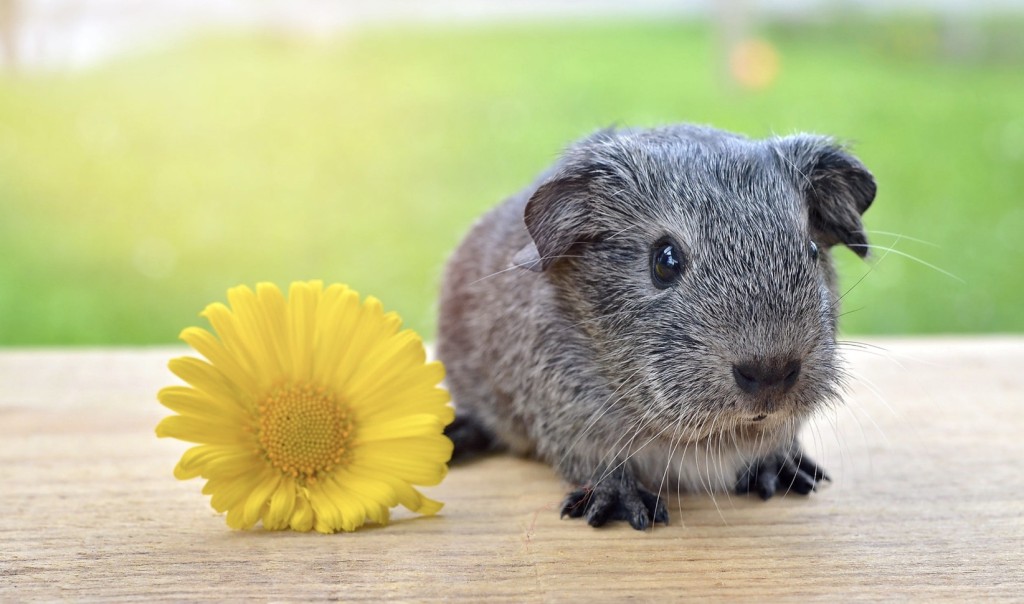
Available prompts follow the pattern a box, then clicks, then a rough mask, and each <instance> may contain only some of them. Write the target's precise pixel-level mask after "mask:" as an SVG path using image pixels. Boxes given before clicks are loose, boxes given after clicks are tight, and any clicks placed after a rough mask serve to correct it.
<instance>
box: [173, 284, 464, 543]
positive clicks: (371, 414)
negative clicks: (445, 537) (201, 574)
mask: <svg viewBox="0 0 1024 604" xmlns="http://www.w3.org/2000/svg"><path fill="white" fill-rule="evenodd" d="M228 302H229V303H230V304H231V308H228V307H227V306H225V305H223V304H219V303H217V304H211V305H210V306H208V307H207V308H206V310H204V311H203V313H202V315H203V316H204V317H206V318H207V319H208V320H209V322H210V324H211V325H212V326H213V330H214V332H216V334H217V335H216V336H214V335H213V334H211V333H210V332H208V331H206V330H204V329H200V328H198V327H189V328H188V329H185V330H184V331H183V332H182V333H181V338H182V339H183V340H185V341H186V342H188V344H189V345H191V346H192V347H193V348H194V349H195V350H196V351H198V352H199V353H200V354H202V355H203V356H204V357H206V361H203V360H200V359H197V358H193V357H181V358H177V359H174V360H172V361H171V362H170V365H169V367H170V369H171V371H173V372H174V374H175V375H177V376H178V377H179V378H181V379H182V380H184V381H185V382H186V383H188V384H189V386H171V387H169V388H164V389H163V390H161V391H160V393H159V394H158V395H157V396H158V398H159V400H160V402H161V403H162V404H163V405H164V406H165V407H167V408H169V409H171V410H172V411H174V412H176V413H178V414H179V415H171V416H169V417H166V418H164V419H163V421H161V422H160V424H159V425H158V426H157V427H156V433H157V436H161V437H164V436H170V437H173V438H178V439H181V440H184V441H188V442H193V443H200V444H199V445H198V446H195V447H192V448H190V449H189V450H188V451H186V452H185V454H184V455H183V456H182V458H181V461H180V462H178V465H177V467H176V468H175V469H174V475H175V476H176V477H177V478H179V479H182V480H184V479H188V478H194V477H196V476H201V477H203V478H205V479H206V480H207V482H206V486H205V487H204V488H203V493H205V494H207V495H211V496H212V497H211V499H210V504H211V505H212V506H213V508H214V509H216V510H217V511H218V512H227V523H228V525H229V526H231V527H233V528H250V527H252V526H254V525H255V524H256V523H257V522H260V521H262V523H263V526H264V528H267V529H271V530H279V529H286V528H291V529H294V530H296V531H308V530H310V529H316V530H317V531H320V532H322V533H332V532H335V531H339V530H345V531H351V530H355V529H356V528H358V527H359V526H361V525H363V524H364V523H365V522H367V521H372V522H376V523H379V524H385V523H387V521H388V518H389V515H390V512H389V509H390V508H392V507H394V506H395V505H397V504H399V503H400V504H402V505H403V506H405V507H407V508H409V509H410V510H412V511H414V512H419V513H421V514H434V513H436V512H437V511H438V510H440V509H441V505H442V504H441V503H439V502H437V501H433V500H431V499H428V498H427V497H425V496H423V495H422V494H421V493H420V492H419V491H417V490H416V489H415V488H413V485H435V484H438V483H439V482H440V481H441V479H443V478H444V476H445V474H446V472H447V469H448V467H447V462H448V460H449V459H450V458H451V453H452V443H451V441H450V440H448V438H447V437H445V436H444V434H443V430H444V426H446V425H447V424H449V423H451V421H452V418H453V412H452V408H451V407H450V406H449V405H448V402H449V397H448V392H447V391H446V390H444V389H443V388H441V387H440V386H438V384H439V382H440V381H441V380H442V378H443V377H444V368H443V367H442V366H441V364H440V363H436V362H434V363H426V354H425V352H424V349H423V343H422V342H421V341H420V338H419V336H417V335H416V334H415V333H414V332H412V331H410V330H404V331H399V326H400V324H401V319H400V318H399V317H398V315H396V314H395V313H387V314H385V313H384V311H383V309H382V307H381V304H380V302H379V301H377V300H376V299H375V298H372V297H368V298H367V299H366V300H365V301H364V302H360V299H359V294H358V293H356V292H354V291H352V290H351V289H349V288H347V287H346V286H344V285H331V286H330V287H327V288H326V289H325V288H324V287H323V284H322V283H321V282H319V281H311V282H308V283H299V282H296V283H292V285H291V289H290V291H289V294H288V299H287V300H286V299H285V297H284V295H283V294H282V293H281V290H279V289H278V288H277V287H276V286H274V285H272V284H269V283H260V284H259V285H257V286H256V291H255V292H253V291H252V290H251V289H249V288H248V287H245V286H241V287H235V288H232V289H231V290H229V291H228Z"/></svg>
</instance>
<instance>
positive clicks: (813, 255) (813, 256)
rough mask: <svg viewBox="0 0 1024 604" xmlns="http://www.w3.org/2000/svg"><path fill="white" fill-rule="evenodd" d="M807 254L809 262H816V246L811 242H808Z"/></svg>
mask: <svg viewBox="0 0 1024 604" xmlns="http://www.w3.org/2000/svg"><path fill="white" fill-rule="evenodd" d="M807 252H808V253H809V254H810V255H811V260H812V261H814V262H817V261H818V244H817V243H814V242H813V241H809V242H808V245H807Z"/></svg>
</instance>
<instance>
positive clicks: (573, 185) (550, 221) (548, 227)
mask: <svg viewBox="0 0 1024 604" xmlns="http://www.w3.org/2000/svg"><path fill="white" fill-rule="evenodd" d="M587 193H588V186H587V175H586V174H580V173H575V172H568V171H566V172H563V173H561V174H555V175H554V176H553V177H551V178H550V179H548V180H547V181H546V182H544V183H543V184H542V185H541V186H540V187H539V188H537V190H536V191H535V192H534V193H533V195H531V196H530V201H529V202H527V204H526V209H525V211H524V212H523V222H524V223H526V230H527V231H528V232H529V234H530V239H531V240H532V241H531V242H530V243H529V244H527V245H526V247H524V248H523V249H521V250H519V252H518V253H517V254H516V255H515V256H514V257H513V258H512V263H513V264H515V265H516V266H519V267H522V268H528V269H530V270H532V271H535V272H541V271H544V270H547V269H548V267H550V266H551V265H552V264H553V263H554V262H556V261H557V260H558V259H559V258H561V257H562V256H564V255H565V254H566V252H568V251H569V248H571V247H572V246H573V244H575V243H577V242H578V241H581V240H583V239H585V238H586V234H585V231H586V225H587V222H588V221H587V209H586V206H587V197H588V194H587Z"/></svg>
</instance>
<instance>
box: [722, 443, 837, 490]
mask: <svg viewBox="0 0 1024 604" xmlns="http://www.w3.org/2000/svg"><path fill="white" fill-rule="evenodd" d="M822 480H828V481H831V480H832V479H831V478H829V476H828V474H826V473H825V470H823V469H822V468H820V467H819V466H818V465H817V464H816V463H814V461H812V460H811V458H809V457H807V456H806V455H804V454H803V453H802V452H801V451H800V450H799V448H795V449H794V450H793V451H788V452H780V453H776V454H774V455H771V456H769V457H767V458H765V459H762V460H760V461H758V462H757V463H755V464H753V465H751V466H750V467H749V468H747V469H745V470H744V471H743V472H742V473H741V474H740V476H739V477H738V478H737V480H736V488H735V491H736V493H737V494H739V495H743V494H746V493H749V492H751V491H756V492H757V494H758V495H759V496H760V497H761V499H765V500H767V499H771V498H772V497H773V496H774V495H775V494H776V493H778V492H781V493H783V494H785V493H789V492H793V493H797V494H799V495H808V494H810V493H811V491H815V490H817V485H818V483H819V482H821V481H822Z"/></svg>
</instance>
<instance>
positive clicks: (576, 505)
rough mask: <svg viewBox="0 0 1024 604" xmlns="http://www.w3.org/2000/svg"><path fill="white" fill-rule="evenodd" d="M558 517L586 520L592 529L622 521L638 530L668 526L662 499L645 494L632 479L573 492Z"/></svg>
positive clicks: (601, 483) (607, 482)
mask: <svg viewBox="0 0 1024 604" xmlns="http://www.w3.org/2000/svg"><path fill="white" fill-rule="evenodd" d="M561 515H562V518H565V517H566V516H568V517H570V518H581V517H586V520H587V524H589V525H590V526H593V527H599V526H604V525H605V524H607V523H608V522H609V521H611V520H625V521H626V522H628V523H629V525H630V526H631V527H633V528H635V529H637V530H639V531H642V530H646V529H648V528H650V527H651V525H652V524H655V523H658V522H661V523H664V524H668V510H667V508H666V507H665V502H664V500H663V499H661V498H659V497H658V496H656V495H654V494H653V493H650V492H648V491H647V490H645V489H644V488H643V487H640V486H639V485H637V484H636V483H635V482H633V481H632V480H621V481H619V480H613V479H608V480H605V481H602V482H600V483H598V484H597V485H595V486H593V487H584V488H581V489H576V490H574V491H572V492H571V493H569V494H568V495H567V496H566V498H565V500H564V501H563V502H562V514H561Z"/></svg>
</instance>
